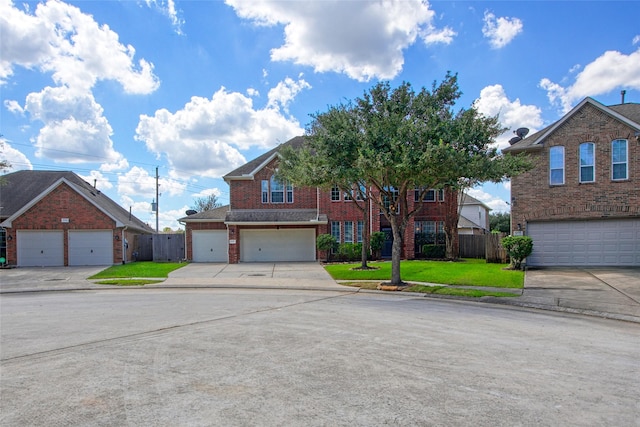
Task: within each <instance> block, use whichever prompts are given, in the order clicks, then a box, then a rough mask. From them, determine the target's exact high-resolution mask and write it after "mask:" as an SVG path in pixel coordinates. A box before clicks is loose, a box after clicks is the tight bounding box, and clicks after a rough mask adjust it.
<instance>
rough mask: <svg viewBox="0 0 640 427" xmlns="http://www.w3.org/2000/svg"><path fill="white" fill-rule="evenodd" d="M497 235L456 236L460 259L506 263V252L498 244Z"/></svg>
mask: <svg viewBox="0 0 640 427" xmlns="http://www.w3.org/2000/svg"><path fill="white" fill-rule="evenodd" d="M505 235H506V234H504V233H499V234H461V235H459V236H458V242H459V245H460V252H459V256H460V258H484V259H486V260H487V262H494V263H506V262H507V252H506V251H505V250H504V248H503V247H502V245H501V244H500V240H502V238H503V237H504V236H505Z"/></svg>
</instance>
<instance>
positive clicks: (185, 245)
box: [178, 221, 228, 262]
mask: <svg viewBox="0 0 640 427" xmlns="http://www.w3.org/2000/svg"><path fill="white" fill-rule="evenodd" d="M178 224H182V225H184V260H185V262H186V261H187V223H185V222H182V221H178ZM227 238H228V237H227Z"/></svg>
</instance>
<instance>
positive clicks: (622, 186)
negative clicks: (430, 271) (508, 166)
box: [503, 98, 640, 266]
mask: <svg viewBox="0 0 640 427" xmlns="http://www.w3.org/2000/svg"><path fill="white" fill-rule="evenodd" d="M516 139H517V138H516ZM514 142H515V143H513V145H511V146H510V147H508V148H507V149H505V150H503V151H504V152H506V153H521V152H526V153H529V155H530V156H531V158H532V160H533V162H534V164H535V167H534V168H533V169H532V170H530V171H529V172H527V173H524V174H522V175H519V176H516V177H514V178H512V180H511V221H512V224H511V230H512V234H524V235H528V236H531V238H532V239H533V253H532V254H531V256H529V257H528V259H527V265H528V266H640V104H637V103H623V104H618V105H611V106H605V105H603V104H601V103H599V102H597V101H596V100H594V99H592V98H586V99H584V100H583V101H582V102H580V103H579V104H578V105H576V106H575V107H574V108H573V109H572V110H571V111H569V112H568V113H567V114H566V115H565V116H564V117H562V118H561V119H560V120H558V121H557V122H555V123H553V124H551V125H550V126H548V127H546V128H544V129H542V130H541V131H539V132H536V133H534V134H532V135H530V136H528V137H526V138H524V139H522V140H520V141H514Z"/></svg>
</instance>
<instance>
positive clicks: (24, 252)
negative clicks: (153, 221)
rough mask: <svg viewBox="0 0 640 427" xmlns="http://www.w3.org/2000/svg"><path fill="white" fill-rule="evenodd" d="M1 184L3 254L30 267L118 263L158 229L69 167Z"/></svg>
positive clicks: (7, 260)
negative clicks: (139, 239)
mask: <svg viewBox="0 0 640 427" xmlns="http://www.w3.org/2000/svg"><path fill="white" fill-rule="evenodd" d="M3 180H4V183H3V184H2V185H0V258H5V261H4V263H3V264H6V265H12V266H19V267H28V266H37V267H44V266H83V265H112V264H120V263H122V262H126V261H128V260H131V259H132V252H133V246H132V245H129V242H133V240H134V237H135V236H136V235H139V234H151V233H153V230H152V229H151V228H150V227H149V226H148V225H146V224H145V223H143V222H142V221H140V220H139V219H138V218H136V217H135V216H133V215H132V214H131V213H130V212H128V211H127V210H125V209H124V208H122V207H121V206H120V205H118V204H117V203H116V202H114V201H113V200H111V199H110V198H109V197H107V196H106V195H104V194H103V193H102V192H101V191H100V190H99V189H97V188H96V187H95V186H92V185H90V184H89V183H88V182H86V181H84V180H83V179H82V178H80V177H79V176H78V175H76V174H75V173H73V172H69V171H30V170H24V171H18V172H13V173H10V174H7V175H4V176H3Z"/></svg>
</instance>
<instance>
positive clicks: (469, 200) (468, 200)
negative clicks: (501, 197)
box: [461, 193, 491, 211]
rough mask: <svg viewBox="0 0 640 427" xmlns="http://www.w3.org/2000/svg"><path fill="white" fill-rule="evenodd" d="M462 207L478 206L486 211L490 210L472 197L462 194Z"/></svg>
mask: <svg viewBox="0 0 640 427" xmlns="http://www.w3.org/2000/svg"><path fill="white" fill-rule="evenodd" d="M461 204H462V206H471V205H480V206H482V207H483V208H485V209H487V210H489V211H490V210H491V208H490V207H489V206H487V205H486V204H485V203H484V202H481V201H480V200H478V199H476V198H475V197H473V196H470V195H468V194H466V193H464V195H463V196H462V203H461Z"/></svg>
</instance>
